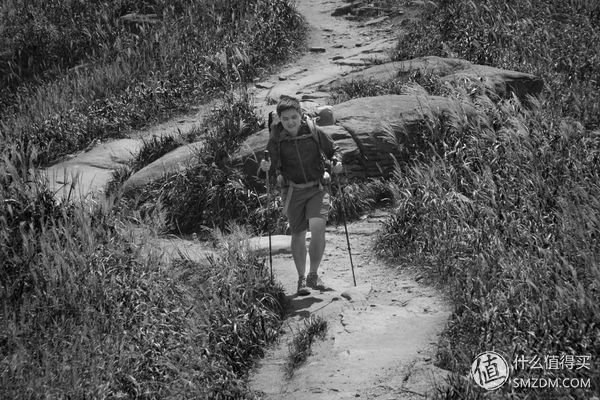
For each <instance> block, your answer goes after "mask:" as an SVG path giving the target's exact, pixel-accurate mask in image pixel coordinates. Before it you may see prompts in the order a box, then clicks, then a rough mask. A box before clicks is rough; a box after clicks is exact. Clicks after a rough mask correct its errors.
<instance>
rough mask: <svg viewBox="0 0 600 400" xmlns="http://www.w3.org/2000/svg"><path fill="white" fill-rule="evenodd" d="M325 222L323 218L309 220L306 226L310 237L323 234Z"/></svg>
mask: <svg viewBox="0 0 600 400" xmlns="http://www.w3.org/2000/svg"><path fill="white" fill-rule="evenodd" d="M325 224H326V221H325V219H323V218H311V219H310V220H309V221H308V226H309V229H310V233H311V235H314V234H320V233H325Z"/></svg>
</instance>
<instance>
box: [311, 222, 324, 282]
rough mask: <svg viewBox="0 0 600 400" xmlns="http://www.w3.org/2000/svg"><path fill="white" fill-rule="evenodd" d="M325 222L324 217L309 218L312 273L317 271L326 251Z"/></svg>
mask: <svg viewBox="0 0 600 400" xmlns="http://www.w3.org/2000/svg"><path fill="white" fill-rule="evenodd" d="M325 224H326V221H325V219H323V218H311V219H309V220H308V227H309V229H310V245H309V248H308V253H309V255H310V270H309V272H310V273H315V274H316V273H317V271H318V270H319V265H321V260H322V259H323V253H324V252H325Z"/></svg>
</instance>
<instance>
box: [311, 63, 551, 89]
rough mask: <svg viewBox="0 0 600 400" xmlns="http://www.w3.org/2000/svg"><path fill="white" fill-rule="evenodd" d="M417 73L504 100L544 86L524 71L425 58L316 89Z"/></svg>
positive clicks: (382, 67) (380, 67) (379, 67)
mask: <svg viewBox="0 0 600 400" xmlns="http://www.w3.org/2000/svg"><path fill="white" fill-rule="evenodd" d="M417 71H418V72H420V73H422V74H432V75H436V76H438V77H440V78H441V80H443V81H448V82H461V81H462V82H465V81H471V82H480V83H481V84H483V85H484V86H485V87H486V88H487V89H488V93H490V94H495V95H497V96H500V97H504V98H506V97H509V96H510V95H511V94H512V93H514V94H515V95H516V96H517V97H519V98H520V99H521V100H525V99H526V98H527V96H528V95H531V96H537V95H539V94H540V93H541V91H542V89H543V87H544V82H543V81H542V79H541V78H539V77H537V76H535V75H531V74H527V73H524V72H518V71H510V70H505V69H501V68H495V67H490V66H488V65H478V64H473V63H471V62H469V61H466V60H462V59H459V58H442V57H435V56H428V57H419V58H415V59H412V60H406V61H396V62H391V63H385V64H381V65H376V66H373V67H370V68H366V69H363V70H362V71H358V72H352V73H350V74H348V75H346V76H344V77H342V78H339V79H336V80H334V81H332V82H330V83H328V84H325V85H322V86H320V87H319V90H324V91H327V90H331V89H333V88H334V87H338V86H340V85H342V84H344V83H346V82H351V81H356V80H361V79H373V80H379V81H385V80H389V79H393V78H401V77H408V76H410V75H411V74H413V73H415V72H417Z"/></svg>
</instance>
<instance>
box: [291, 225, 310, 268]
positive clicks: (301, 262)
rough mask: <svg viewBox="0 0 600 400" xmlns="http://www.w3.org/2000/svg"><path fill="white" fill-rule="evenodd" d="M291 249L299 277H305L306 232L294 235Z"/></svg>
mask: <svg viewBox="0 0 600 400" xmlns="http://www.w3.org/2000/svg"><path fill="white" fill-rule="evenodd" d="M311 245H312V239H311ZM291 247H292V257H293V258H294V264H296V270H297V271H298V277H301V276H304V273H305V272H306V231H302V232H300V233H292V244H291Z"/></svg>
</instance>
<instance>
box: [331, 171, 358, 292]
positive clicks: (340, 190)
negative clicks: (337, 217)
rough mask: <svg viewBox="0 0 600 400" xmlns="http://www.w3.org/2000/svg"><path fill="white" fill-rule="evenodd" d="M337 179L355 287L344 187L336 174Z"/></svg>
mask: <svg viewBox="0 0 600 400" xmlns="http://www.w3.org/2000/svg"><path fill="white" fill-rule="evenodd" d="M335 164H337V162H336V161H334V164H333V165H335ZM335 179H336V181H337V184H338V191H339V192H340V193H341V194H342V199H341V202H342V219H343V220H344V231H345V232H346V243H347V244H348V256H349V257H350V267H351V268H352V280H353V281H354V286H356V276H355V275H354V263H353V262H352V250H350V237H349V236H348V226H347V224H346V203H345V201H344V191H343V190H342V185H341V184H340V175H339V174H335Z"/></svg>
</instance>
